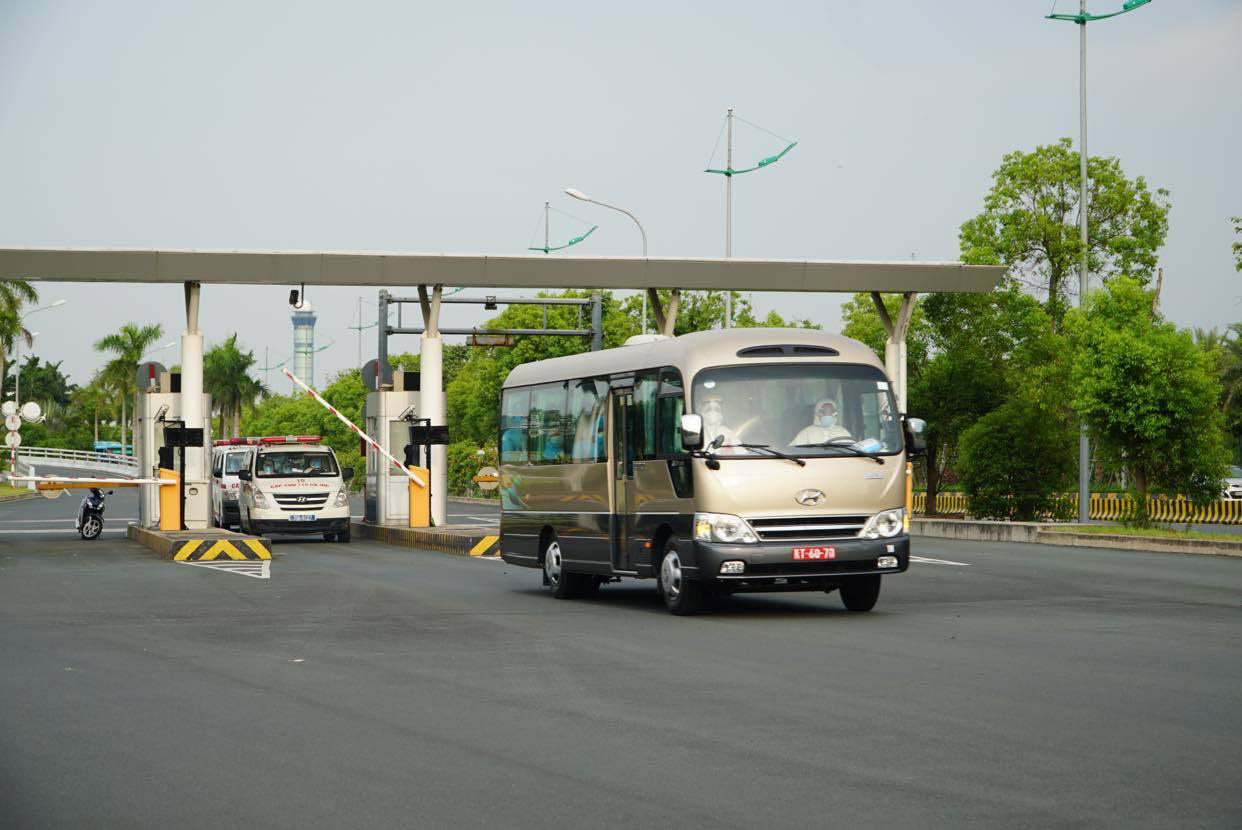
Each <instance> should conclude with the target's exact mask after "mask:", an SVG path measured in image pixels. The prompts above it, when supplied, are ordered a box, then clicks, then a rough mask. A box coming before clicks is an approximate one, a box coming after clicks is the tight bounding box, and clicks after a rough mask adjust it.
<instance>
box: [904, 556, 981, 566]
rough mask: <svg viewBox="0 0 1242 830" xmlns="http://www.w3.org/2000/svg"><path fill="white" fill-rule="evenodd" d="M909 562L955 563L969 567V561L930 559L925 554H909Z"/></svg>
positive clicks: (926, 563) (928, 563)
mask: <svg viewBox="0 0 1242 830" xmlns="http://www.w3.org/2000/svg"><path fill="white" fill-rule="evenodd" d="M910 561H911V562H919V563H922V564H924V565H957V566H958V567H959V568H969V567H970V563H969V562H952V561H950V560H948V559H930V558H928V557H926V556H911V557H910Z"/></svg>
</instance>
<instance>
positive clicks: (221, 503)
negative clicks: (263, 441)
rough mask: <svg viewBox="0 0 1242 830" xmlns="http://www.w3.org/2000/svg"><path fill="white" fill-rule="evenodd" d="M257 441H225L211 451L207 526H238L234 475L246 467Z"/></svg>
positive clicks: (236, 482)
mask: <svg viewBox="0 0 1242 830" xmlns="http://www.w3.org/2000/svg"><path fill="white" fill-rule="evenodd" d="M257 443H258V439H257V438H225V439H221V440H218V441H216V442H215V444H214V446H213V447H212V449H211V523H212V525H214V526H215V527H223V528H226V529H228V528H231V527H234V526H236V525H238V524H239V523H240V516H239V514H238V512H237V494H238V493H239V492H241V481H240V480H239V479H238V478H237V473H238V471H240V470H241V469H243V468H244V467H248V466H249V465H250V454H251V453H252V452H253V451H254V445H255V444H257Z"/></svg>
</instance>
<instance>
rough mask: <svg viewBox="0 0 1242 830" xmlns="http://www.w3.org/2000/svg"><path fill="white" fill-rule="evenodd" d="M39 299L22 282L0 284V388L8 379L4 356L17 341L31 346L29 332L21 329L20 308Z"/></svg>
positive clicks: (31, 287) (31, 286) (26, 284)
mask: <svg viewBox="0 0 1242 830" xmlns="http://www.w3.org/2000/svg"><path fill="white" fill-rule="evenodd" d="M38 299H39V292H38V290H36V289H35V287H34V286H33V285H31V284H30V283H28V282H24V281H22V280H14V281H12V282H0V387H3V386H4V383H5V379H6V378H7V377H8V364H7V362H6V356H7V355H8V354H9V353H11V352H12V351H13V349H14V348H15V347H16V345H17V341H18V339H22V340H25V341H26V345H27V346H29V345H30V344H31V336H30V332H29V331H27V330H26V329H25V328H23V327H22V322H21V307H22V305H23V304H24V303H33V302H35V301H36V300H38Z"/></svg>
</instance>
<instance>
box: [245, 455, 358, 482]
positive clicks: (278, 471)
mask: <svg viewBox="0 0 1242 830" xmlns="http://www.w3.org/2000/svg"><path fill="white" fill-rule="evenodd" d="M255 474H256V475H257V476H258V477H259V478H284V477H286V476H298V477H302V478H309V477H313V476H335V475H338V474H339V473H338V472H337V469H336V459H334V458H333V457H332V454H331V453H326V452H323V451H311V452H267V453H259V459H258V462H257V463H256V464H255Z"/></svg>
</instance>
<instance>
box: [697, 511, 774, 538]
mask: <svg viewBox="0 0 1242 830" xmlns="http://www.w3.org/2000/svg"><path fill="white" fill-rule="evenodd" d="M694 538H695V539H697V540H699V541H700V542H724V543H725V544H729V545H737V544H742V545H753V544H755V543H756V542H758V541H759V537H757V536H756V535H755V531H753V530H751V529H750V525H749V524H747V523H746V520H745V519H743V518H741V517H740V516H730V515H728V514H727V513H695V514H694Z"/></svg>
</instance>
